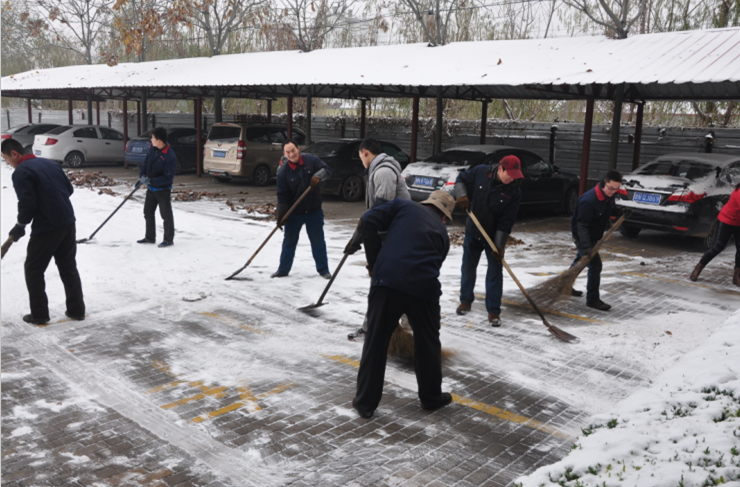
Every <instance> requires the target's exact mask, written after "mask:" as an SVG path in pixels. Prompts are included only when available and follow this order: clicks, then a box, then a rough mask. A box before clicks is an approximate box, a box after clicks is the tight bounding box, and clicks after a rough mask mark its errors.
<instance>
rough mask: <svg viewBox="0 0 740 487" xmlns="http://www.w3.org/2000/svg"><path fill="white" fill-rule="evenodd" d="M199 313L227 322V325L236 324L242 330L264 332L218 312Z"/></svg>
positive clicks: (260, 333)
mask: <svg viewBox="0 0 740 487" xmlns="http://www.w3.org/2000/svg"><path fill="white" fill-rule="evenodd" d="M200 314H201V316H207V317H209V318H213V319H214V320H218V321H223V322H224V323H228V324H229V325H234V326H238V327H239V328H241V329H242V330H247V331H251V332H252V333H257V334H259V335H264V334H265V332H264V331H262V330H260V329H259V328H255V327H254V326H249V325H244V324H242V323H239V322H238V321H237V320H234V319H232V318H229V317H227V316H223V315H220V314H218V313H200Z"/></svg>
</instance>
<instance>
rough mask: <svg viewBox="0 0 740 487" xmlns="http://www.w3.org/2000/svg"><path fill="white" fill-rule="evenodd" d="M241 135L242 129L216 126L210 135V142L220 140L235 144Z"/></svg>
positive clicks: (212, 128)
mask: <svg viewBox="0 0 740 487" xmlns="http://www.w3.org/2000/svg"><path fill="white" fill-rule="evenodd" d="M241 133H242V128H241V127H228V126H214V127H211V133H209V134H208V138H209V139H210V140H220V141H221V142H226V143H233V142H238V141H239V136H240V135H241Z"/></svg>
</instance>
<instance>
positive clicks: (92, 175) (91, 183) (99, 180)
mask: <svg viewBox="0 0 740 487" xmlns="http://www.w3.org/2000/svg"><path fill="white" fill-rule="evenodd" d="M66 173H67V177H68V178H69V180H70V182H71V183H72V184H74V185H75V186H87V187H88V188H90V189H92V188H100V187H103V186H115V185H116V184H118V183H117V182H116V180H115V179H113V178H110V177H108V176H106V175H104V174H103V173H102V172H85V171H66ZM98 194H101V193H98ZM106 194H113V193H109V192H107V191H106Z"/></svg>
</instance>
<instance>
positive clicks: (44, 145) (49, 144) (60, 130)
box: [33, 125, 124, 167]
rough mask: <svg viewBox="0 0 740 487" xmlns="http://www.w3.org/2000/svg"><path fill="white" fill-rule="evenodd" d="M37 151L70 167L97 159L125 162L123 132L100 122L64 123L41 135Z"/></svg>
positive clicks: (36, 147)
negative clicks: (86, 123) (101, 124)
mask: <svg viewBox="0 0 740 487" xmlns="http://www.w3.org/2000/svg"><path fill="white" fill-rule="evenodd" d="M33 153H34V154H35V155H36V156H38V157H45V158H47V159H51V160H54V161H58V162H60V163H61V162H64V163H66V164H67V166H69V167H80V166H82V165H83V164H86V163H97V162H120V163H123V158H124V146H123V134H122V133H121V132H119V131H118V130H113V129H111V128H108V127H101V126H100V125H62V126H61V127H57V128H55V129H53V130H51V131H49V132H47V133H46V134H43V135H37V136H36V137H35V138H34V142H33Z"/></svg>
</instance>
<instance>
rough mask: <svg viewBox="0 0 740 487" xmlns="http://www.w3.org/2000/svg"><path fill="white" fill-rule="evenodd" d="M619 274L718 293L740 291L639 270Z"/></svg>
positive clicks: (736, 292)
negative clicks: (649, 273) (643, 272)
mask: <svg viewBox="0 0 740 487" xmlns="http://www.w3.org/2000/svg"><path fill="white" fill-rule="evenodd" d="M620 274H625V275H628V276H637V277H644V278H646V279H656V280H658V281H664V282H670V283H673V284H683V285H686V286H694V287H700V288H704V289H709V290H711V291H716V292H718V293H726V294H737V295H738V296H740V292H738V291H733V290H732V289H717V288H716V287H712V286H707V285H706V284H697V283H695V282H686V281H685V280H682V279H670V278H668V277H658V276H650V275H647V274H640V273H639V272H629V271H621V272H620Z"/></svg>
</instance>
